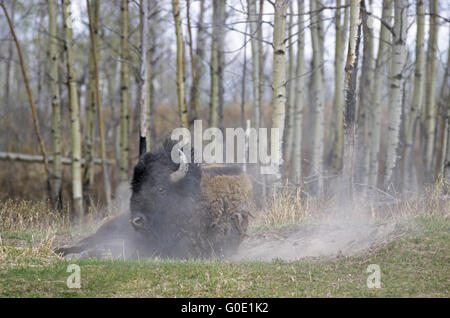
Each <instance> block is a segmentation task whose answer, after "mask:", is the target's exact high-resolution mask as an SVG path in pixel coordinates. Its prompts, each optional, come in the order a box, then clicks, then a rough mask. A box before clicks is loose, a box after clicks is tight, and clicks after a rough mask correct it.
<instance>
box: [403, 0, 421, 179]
mask: <svg viewBox="0 0 450 318" xmlns="http://www.w3.org/2000/svg"><path fill="white" fill-rule="evenodd" d="M416 24H417V33H416V60H415V63H414V90H413V96H412V101H411V107H410V109H409V117H408V122H407V123H406V133H405V146H404V148H403V154H402V157H401V169H402V171H401V173H402V188H405V187H406V186H407V182H408V181H407V180H408V170H409V167H411V166H412V165H411V164H410V162H412V153H413V151H412V147H413V143H414V131H415V129H414V128H415V125H416V122H417V114H418V112H419V111H420V105H421V103H422V100H423V95H424V94H423V89H424V80H423V79H424V76H423V72H424V62H425V0H417V2H416Z"/></svg>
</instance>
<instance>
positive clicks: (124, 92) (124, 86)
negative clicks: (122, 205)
mask: <svg viewBox="0 0 450 318" xmlns="http://www.w3.org/2000/svg"><path fill="white" fill-rule="evenodd" d="M128 1H129V0H122V1H121V5H120V14H121V17H120V20H121V24H122V34H121V39H120V59H121V60H122V62H121V63H120V82H121V84H120V86H121V87H120V160H119V166H120V182H122V183H125V182H128V169H129V167H128V165H129V160H128V157H129V146H128V123H129V121H130V120H129V117H130V115H129V108H130V92H129V90H130V70H129V65H128V63H127V62H128V60H129V56H128Z"/></svg>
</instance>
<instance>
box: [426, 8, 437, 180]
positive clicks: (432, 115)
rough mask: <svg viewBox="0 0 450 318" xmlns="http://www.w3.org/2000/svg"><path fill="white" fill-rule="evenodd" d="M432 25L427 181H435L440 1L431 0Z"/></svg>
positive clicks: (430, 31)
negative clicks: (437, 53)
mask: <svg viewBox="0 0 450 318" xmlns="http://www.w3.org/2000/svg"><path fill="white" fill-rule="evenodd" d="M429 4H430V27H429V38H428V51H427V64H426V84H425V85H426V88H425V130H426V131H425V176H426V181H427V182H433V181H434V180H433V169H432V167H433V157H434V152H435V149H434V144H435V131H436V116H437V112H436V94H435V93H436V67H437V56H436V52H437V39H438V31H439V18H438V17H437V16H436V14H438V11H439V1H438V0H429Z"/></svg>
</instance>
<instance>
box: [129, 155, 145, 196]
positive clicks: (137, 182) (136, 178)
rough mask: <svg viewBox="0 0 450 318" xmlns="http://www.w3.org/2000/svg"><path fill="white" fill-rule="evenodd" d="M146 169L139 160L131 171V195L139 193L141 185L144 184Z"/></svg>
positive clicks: (142, 161) (141, 160)
mask: <svg viewBox="0 0 450 318" xmlns="http://www.w3.org/2000/svg"><path fill="white" fill-rule="evenodd" d="M145 175H146V168H145V163H144V160H143V158H141V159H140V160H139V161H138V163H137V164H136V166H135V167H134V171H133V179H132V180H131V190H132V191H133V193H136V192H139V190H140V189H141V185H142V183H144V179H145Z"/></svg>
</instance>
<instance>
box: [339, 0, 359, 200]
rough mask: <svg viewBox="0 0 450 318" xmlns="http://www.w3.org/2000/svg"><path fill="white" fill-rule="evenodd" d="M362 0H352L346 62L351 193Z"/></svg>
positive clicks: (347, 173)
mask: <svg viewBox="0 0 450 318" xmlns="http://www.w3.org/2000/svg"><path fill="white" fill-rule="evenodd" d="M360 2H361V1H360V0H350V22H349V36H348V49H347V60H346V63H345V83H344V92H345V109H344V155H343V158H344V163H343V174H344V176H345V177H346V178H348V180H349V184H348V186H349V189H350V195H352V194H353V183H354V163H355V162H354V160H355V158H354V145H355V131H356V118H355V114H356V94H355V93H356V92H355V91H356V75H357V67H358V51H359V42H360V33H361V21H360Z"/></svg>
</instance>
